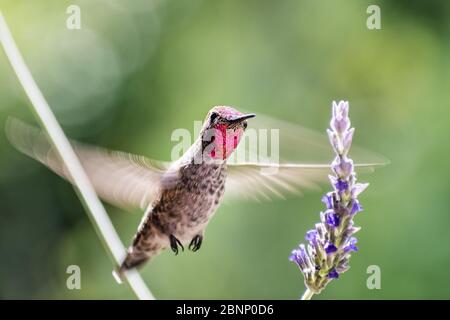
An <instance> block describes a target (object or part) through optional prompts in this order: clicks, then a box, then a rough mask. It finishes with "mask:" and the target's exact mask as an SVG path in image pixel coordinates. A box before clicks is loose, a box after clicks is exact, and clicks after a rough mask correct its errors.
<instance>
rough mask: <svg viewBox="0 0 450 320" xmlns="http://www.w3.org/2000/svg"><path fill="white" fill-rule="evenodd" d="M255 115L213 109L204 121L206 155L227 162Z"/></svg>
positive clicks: (217, 108) (225, 108)
mask: <svg viewBox="0 0 450 320" xmlns="http://www.w3.org/2000/svg"><path fill="white" fill-rule="evenodd" d="M254 116H255V114H253V113H251V114H243V113H242V112H239V111H237V110H236V109H234V108H232V107H226V106H217V107H214V108H212V109H211V110H210V111H209V112H208V114H207V116H206V119H205V121H204V125H203V130H202V141H203V145H204V147H205V148H204V154H205V155H207V156H208V157H210V158H212V159H216V160H225V159H227V158H228V157H229V156H230V155H231V153H232V152H233V151H234V150H235V149H236V148H237V146H238V144H239V141H240V140H241V137H242V135H243V134H244V131H245V129H246V128H247V119H250V118H253V117H254Z"/></svg>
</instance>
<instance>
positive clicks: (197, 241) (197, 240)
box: [189, 235, 203, 252]
mask: <svg viewBox="0 0 450 320" xmlns="http://www.w3.org/2000/svg"><path fill="white" fill-rule="evenodd" d="M202 241H203V236H201V235H196V236H195V237H194V238H193V239H192V241H191V243H190V244H189V250H192V251H194V252H195V251H197V250H198V249H200V247H201V246H202Z"/></svg>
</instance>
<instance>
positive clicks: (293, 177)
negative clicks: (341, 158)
mask: <svg viewBox="0 0 450 320" xmlns="http://www.w3.org/2000/svg"><path fill="white" fill-rule="evenodd" d="M375 166H376V165H375V164H357V165H356V167H357V171H358V172H371V171H373V170H374V167H375ZM331 173H332V172H331V170H330V166H329V165H328V164H324V165H322V164H279V165H276V164H262V163H261V164H258V163H241V164H229V165H228V176H227V182H226V188H225V190H226V193H225V195H226V197H227V199H249V200H258V201H259V200H270V199H272V198H282V199H284V198H285V195H286V194H296V195H302V194H303V193H302V191H303V190H316V191H318V190H320V187H319V185H320V184H322V183H324V182H326V181H327V180H328V175H329V174H331Z"/></svg>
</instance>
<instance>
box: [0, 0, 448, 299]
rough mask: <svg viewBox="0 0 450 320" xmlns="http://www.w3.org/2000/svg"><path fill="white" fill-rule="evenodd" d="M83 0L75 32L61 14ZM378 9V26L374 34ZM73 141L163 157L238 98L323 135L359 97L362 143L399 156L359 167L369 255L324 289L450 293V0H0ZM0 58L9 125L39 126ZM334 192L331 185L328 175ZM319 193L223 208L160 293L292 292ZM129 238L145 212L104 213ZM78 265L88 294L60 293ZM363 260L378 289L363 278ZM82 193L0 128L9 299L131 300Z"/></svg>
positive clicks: (0, 273)
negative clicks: (372, 167)
mask: <svg viewBox="0 0 450 320" xmlns="http://www.w3.org/2000/svg"><path fill="white" fill-rule="evenodd" d="M70 4H77V5H79V6H80V7H81V23H82V29H81V30H68V29H67V28H66V19H67V16H68V15H67V14H66V8H67V7H68V5H70ZM369 4H377V5H379V6H380V7H381V18H382V30H373V31H371V30H368V29H367V28H366V19H367V17H368V14H367V13H366V9H367V6H368V5H369ZM0 9H1V10H2V11H3V13H4V15H5V18H6V19H7V21H8V23H9V25H10V28H11V30H12V33H13V35H14V36H15V38H16V41H17V43H18V46H19V48H20V49H21V51H22V53H23V55H24V58H25V60H26V62H27V63H28V65H29V67H30V69H31V71H32V73H33V75H34V76H35V78H36V81H37V82H38V84H39V86H40V87H41V89H42V90H43V93H44V94H45V96H46V98H47V99H48V102H49V104H50V105H51V106H52V108H53V110H54V111H55V113H56V115H57V117H58V119H59V120H60V122H61V124H62V125H63V127H64V129H65V130H66V132H67V133H68V135H69V136H71V137H74V138H76V139H79V140H82V141H85V142H89V143H94V144H98V145H102V146H105V147H109V148H113V149H119V150H125V151H128V152H133V153H137V154H143V155H147V156H149V157H152V158H156V159H162V160H167V159H169V158H170V150H171V148H172V147H173V143H172V142H171V141H170V134H171V132H172V131H173V130H174V129H175V128H180V127H185V128H188V129H191V128H192V123H193V121H194V120H201V119H203V117H204V115H205V114H206V112H207V110H208V109H209V108H210V107H211V106H214V105H234V106H238V107H241V108H245V109H248V110H252V111H254V112H256V113H258V111H260V112H264V113H266V114H270V115H273V116H276V117H278V118H281V119H289V120H290V121H292V122H295V123H298V124H301V125H304V126H308V127H311V128H314V129H316V130H319V131H321V132H324V130H325V128H326V127H327V125H328V121H329V114H330V104H331V101H332V100H340V99H345V100H349V101H350V107H351V119H352V122H353V124H354V125H355V127H356V129H357V131H356V137H355V142H356V143H357V144H358V145H360V146H364V147H366V148H368V149H371V150H375V151H377V152H380V153H382V154H384V155H385V156H386V157H388V158H389V159H390V160H391V164H390V165H389V166H387V167H385V168H383V169H381V170H377V171H376V172H375V173H374V174H371V175H363V176H361V177H360V178H361V180H362V181H367V182H370V183H371V187H370V188H369V189H368V190H367V191H366V192H365V193H364V194H363V195H362V197H361V201H362V203H363V205H364V207H365V211H364V212H363V213H361V214H360V215H358V216H357V218H356V223H357V224H358V225H360V226H362V230H361V231H360V233H359V234H358V238H359V248H360V251H359V252H357V253H355V254H354V255H353V257H352V259H351V269H350V270H349V271H348V272H347V273H345V274H344V275H343V276H342V277H341V278H340V279H339V280H337V281H333V283H331V284H330V285H329V286H328V287H327V289H326V290H325V291H324V292H323V294H322V295H320V296H319V297H316V298H318V299H355V298H361V299H381V298H387V299H399V298H406V299H418V298H427V299H428V298H438V299H449V298H450V274H449V273H448V270H449V268H450V249H449V244H450V232H449V228H450V214H449V212H448V198H449V194H450V182H449V181H450V180H449V179H450V169H449V162H450V150H449V144H448V139H449V136H450V128H449V119H450V105H449V102H448V101H450V90H449V87H450V80H449V73H450V2H447V1H444V0H442V1H344V0H341V1H331V0H330V1H294V0H292V1H261V0H245V1H242V0H235V1H232V0H227V1H201V0H191V1H175V0H159V1H151V0H134V1H125V0H85V1H76V0H72V1H61V0H54V1H50V0H49V1H44V0H39V1H23V0H20V1H19V0H0ZM30 110H31V109H30V108H29V102H28V100H27V98H26V96H25V94H24V92H23V89H22V88H21V87H20V85H19V83H18V81H17V79H16V77H15V75H14V73H13V72H12V70H11V68H10V66H9V65H8V62H7V60H6V57H5V55H4V54H3V53H0V126H2V127H4V124H5V120H6V118H7V117H8V116H16V117H19V118H21V119H23V120H25V121H28V122H32V123H35V120H34V118H33V115H32V113H31V111H30ZM325 188H326V186H325ZM320 197H321V194H320V193H317V192H308V193H306V195H305V196H304V197H303V198H293V197H291V198H290V199H289V200H287V201H273V202H269V203H260V204H257V203H249V202H242V203H239V204H235V205H224V206H222V207H221V208H220V209H219V210H218V212H217V214H216V216H215V217H214V219H213V220H212V222H211V223H210V225H209V227H208V229H207V232H206V238H207V240H206V241H205V243H204V246H203V247H202V249H201V250H200V251H199V252H197V253H196V254H186V253H185V254H181V255H179V256H178V257H176V258H175V257H174V256H173V253H172V252H165V253H163V254H161V255H160V256H158V257H157V258H156V259H154V261H153V262H152V263H151V264H149V265H147V266H145V267H144V269H143V270H142V275H143V277H144V278H145V280H146V282H147V283H148V284H149V286H150V288H151V289H152V291H153V293H154V294H155V296H156V297H157V298H161V299H170V298H176V299H195V298H205V299H209V298H224V299H232V298H243V299H247V298H255V299H260V298H261V299H270V298H275V299H296V298H298V297H299V295H300V294H301V293H302V291H303V289H304V286H303V278H302V275H301V273H300V272H299V271H298V269H297V268H296V266H295V265H294V264H293V263H291V262H289V261H288V255H289V253H290V251H291V250H292V248H294V247H295V246H296V245H297V244H298V243H299V242H300V241H302V240H303V236H304V234H305V231H307V230H308V229H309V228H311V227H312V226H313V224H314V223H315V222H316V221H317V220H318V212H319V210H321V209H322V204H321V203H320ZM107 209H108V212H109V214H110V216H111V218H112V219H113V222H114V225H115V226H116V227H117V229H118V231H119V234H120V236H121V238H122V239H123V241H124V242H125V243H127V244H128V243H129V242H130V240H131V237H132V236H133V234H134V231H135V230H136V227H137V225H138V223H139V221H140V218H141V213H139V212H135V213H134V214H133V213H124V212H123V211H121V210H119V209H116V208H113V207H109V206H108V207H107ZM72 264H76V265H79V266H80V267H81V274H82V282H81V285H82V289H81V290H68V289H67V288H66V278H67V276H68V275H67V274H66V272H65V271H66V268H67V266H68V265H72ZM369 265H378V266H380V268H381V290H369V289H367V287H366V279H367V277H368V275H367V274H366V269H367V267H368V266H369ZM111 270H112V265H111V262H110V260H109V258H108V256H107V254H106V251H105V250H104V248H103V247H102V244H101V243H100V241H99V239H98V237H97V235H96V234H95V231H94V229H93V227H92V225H91V223H90V221H89V219H88V218H87V215H86V214H85V212H84V210H83V208H82V206H81V205H80V202H79V200H78V199H77V197H76V195H75V193H74V191H73V188H72V187H71V186H70V185H69V184H68V183H66V182H65V181H63V180H62V179H60V178H58V177H57V176H56V175H54V174H53V173H51V172H50V171H48V170H47V169H46V168H44V167H43V166H42V165H40V164H38V163H37V162H35V161H33V160H31V159H29V158H27V157H26V156H23V155H22V154H20V153H18V152H17V151H16V150H14V149H13V148H12V147H11V145H10V144H9V143H8V142H7V141H6V138H5V135H4V133H3V130H2V133H1V134H0V298H50V299H53V298H57V299H63V298H68V299H83V298H88V299H93V298H134V296H133V294H132V293H130V290H129V289H128V288H127V287H126V286H124V285H122V286H118V285H117V284H116V283H115V281H114V279H113V278H112V276H111Z"/></svg>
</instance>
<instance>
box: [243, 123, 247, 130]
mask: <svg viewBox="0 0 450 320" xmlns="http://www.w3.org/2000/svg"><path fill="white" fill-rule="evenodd" d="M243 126H244V130H245V129H247V121H245V122H244V124H243Z"/></svg>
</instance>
